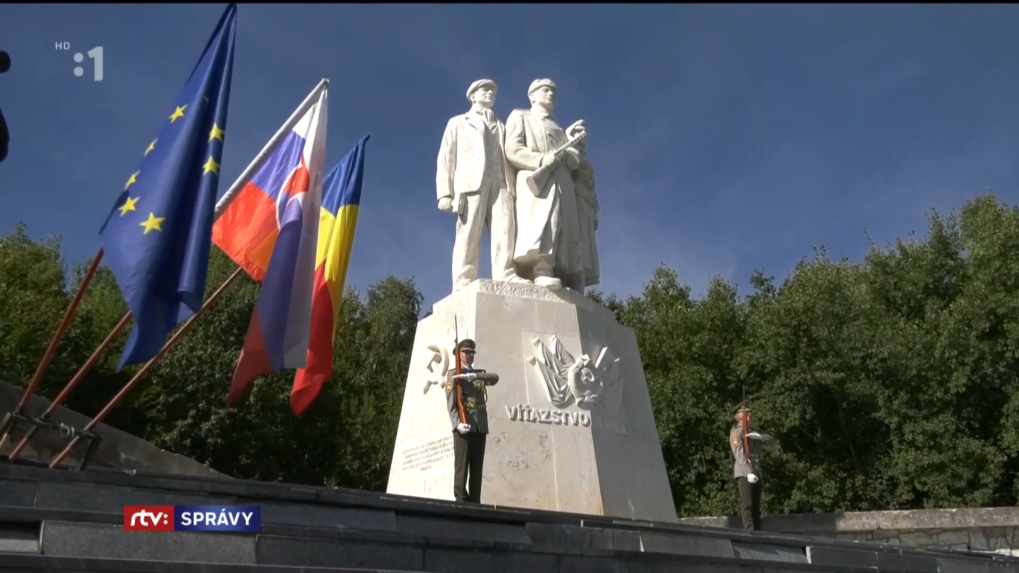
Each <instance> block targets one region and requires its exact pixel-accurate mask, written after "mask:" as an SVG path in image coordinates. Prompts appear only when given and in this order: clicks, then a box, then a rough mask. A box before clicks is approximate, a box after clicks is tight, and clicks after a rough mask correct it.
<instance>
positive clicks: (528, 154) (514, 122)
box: [506, 79, 586, 292]
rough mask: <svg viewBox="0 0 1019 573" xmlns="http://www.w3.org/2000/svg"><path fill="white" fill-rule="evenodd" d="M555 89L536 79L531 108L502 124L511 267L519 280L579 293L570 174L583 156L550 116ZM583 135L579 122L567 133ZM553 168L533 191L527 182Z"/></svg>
mask: <svg viewBox="0 0 1019 573" xmlns="http://www.w3.org/2000/svg"><path fill="white" fill-rule="evenodd" d="M556 95H557V90H556V85H555V82H553V81H552V80H549V79H539V80H534V81H533V82H532V83H531V85H530V87H529V88H528V89H527V96H528V98H529V99H530V101H531V109H516V110H513V111H512V112H511V113H510V115H509V117H508V118H507V119H506V158H507V159H508V161H509V164H510V166H511V167H512V168H513V169H514V170H515V172H514V173H513V174H512V178H513V182H514V185H515V188H516V215H517V237H516V245H515V249H514V259H513V260H514V262H515V263H516V265H517V269H518V271H519V272H520V275H521V276H522V277H524V278H527V279H531V280H533V281H534V284H536V285H541V286H545V287H548V288H551V289H556V288H560V287H561V286H563V285H564V284H565V286H567V287H568V288H571V289H573V290H576V291H579V292H583V291H584V286H586V285H585V281H584V278H583V263H582V260H581V246H580V239H581V233H580V220H579V215H578V210H577V197H576V191H575V186H574V181H573V175H572V173H573V172H574V171H576V170H577V169H578V167H580V164H581V154H580V152H579V151H577V150H576V149H566V150H565V152H563V153H561V154H560V155H559V156H557V155H556V154H555V153H554V152H555V151H556V149H558V148H560V147H561V146H562V145H563V144H565V143H566V142H567V139H568V137H567V132H566V131H564V130H563V128H562V127H560V125H559V122H558V120H557V119H556V117H555V116H554V115H553V114H552V110H553V108H554V106H555V100H556ZM568 129H569V130H570V131H571V132H578V131H579V130H583V129H584V128H583V124H582V122H578V123H576V124H574V125H572V126H570V127H569V128H568ZM546 165H551V166H552V175H551V176H550V177H549V178H548V179H547V182H546V183H545V184H544V186H543V187H542V188H540V189H537V190H536V192H532V191H531V189H530V188H529V186H528V185H527V183H526V182H527V178H528V177H529V176H531V175H533V173H534V172H535V171H536V170H537V169H538V168H539V167H543V166H546Z"/></svg>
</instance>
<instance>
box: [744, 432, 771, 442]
mask: <svg viewBox="0 0 1019 573" xmlns="http://www.w3.org/2000/svg"><path fill="white" fill-rule="evenodd" d="M747 437H748V438H753V439H755V440H761V441H762V442H770V441H771V436H769V435H768V434H761V433H759V432H750V433H749V434H747Z"/></svg>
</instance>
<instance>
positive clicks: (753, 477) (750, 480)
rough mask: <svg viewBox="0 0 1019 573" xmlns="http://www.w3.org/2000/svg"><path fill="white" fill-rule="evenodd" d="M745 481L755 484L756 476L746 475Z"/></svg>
mask: <svg viewBox="0 0 1019 573" xmlns="http://www.w3.org/2000/svg"><path fill="white" fill-rule="evenodd" d="M747 481H748V482H750V483H757V474H747Z"/></svg>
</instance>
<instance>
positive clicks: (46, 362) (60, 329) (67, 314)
mask: <svg viewBox="0 0 1019 573" xmlns="http://www.w3.org/2000/svg"><path fill="white" fill-rule="evenodd" d="M102 260H103V250H102V248H100V249H99V250H98V251H96V254H95V256H93V257H92V264H91V265H89V267H88V270H87V271H86V272H85V276H84V277H82V279H81V284H80V285H78V292H76V293H74V298H72V299H71V304H69V305H68V306H67V310H66V311H64V318H63V319H62V320H61V321H60V324H59V325H58V326H57V331H56V332H54V333H53V338H51V339H50V345H49V346H48V347H47V348H46V352H45V353H44V354H43V355H42V359H41V360H39V366H38V367H36V369H35V375H33V376H32V381H31V382H29V383H28V387H27V388H25V391H24V392H23V393H22V394H21V401H20V402H18V405H17V407H16V408H15V409H14V412H13V413H14V414H18V415H20V414H22V413H23V412H24V410H25V406H27V405H28V400H29V399H30V398H31V397H32V394H34V393H35V391H36V390H38V389H39V384H41V383H42V377H43V375H44V374H45V373H46V369H47V368H49V366H50V363H51V362H53V357H54V356H55V355H56V353H57V346H58V345H59V344H60V339H61V338H63V336H64V333H65V332H67V328H68V327H69V326H70V325H71V319H72V318H74V313H75V312H77V310H78V305H80V304H81V299H82V298H83V297H84V296H85V289H87V288H88V285H89V283H91V282H92V278H93V277H94V276H95V274H96V269H98V268H99V263H100V261H102ZM14 423H15V422H14V419H13V418H11V419H10V422H9V427H7V428H4V435H3V437H2V438H0V450H3V448H4V446H6V445H7V439H8V438H9V437H10V434H11V431H12V430H13V429H14V427H13V426H14Z"/></svg>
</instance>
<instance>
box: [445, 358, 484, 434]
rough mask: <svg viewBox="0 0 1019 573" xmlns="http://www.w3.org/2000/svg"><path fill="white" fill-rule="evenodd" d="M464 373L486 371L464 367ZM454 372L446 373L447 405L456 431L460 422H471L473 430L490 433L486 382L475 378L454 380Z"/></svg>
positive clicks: (450, 420) (451, 422)
mask: <svg viewBox="0 0 1019 573" xmlns="http://www.w3.org/2000/svg"><path fill="white" fill-rule="evenodd" d="M462 370H463V372H462V373H463V374H469V373H471V372H477V373H481V372H484V370H483V369H481V368H466V367H465V368H463V369H462ZM453 374H454V372H453V371H452V370H451V371H450V372H449V373H448V374H447V375H446V383H445V385H444V389H445V390H446V405H447V410H448V411H449V422H450V424H451V425H452V427H453V431H454V432H455V431H456V427H457V426H458V425H460V424H470V426H471V431H472V432H476V433H479V434H487V433H488V409H487V402H488V390H487V388H486V384H485V382H482V381H481V380H475V381H473V382H467V381H464V380H453V379H452V377H453Z"/></svg>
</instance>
